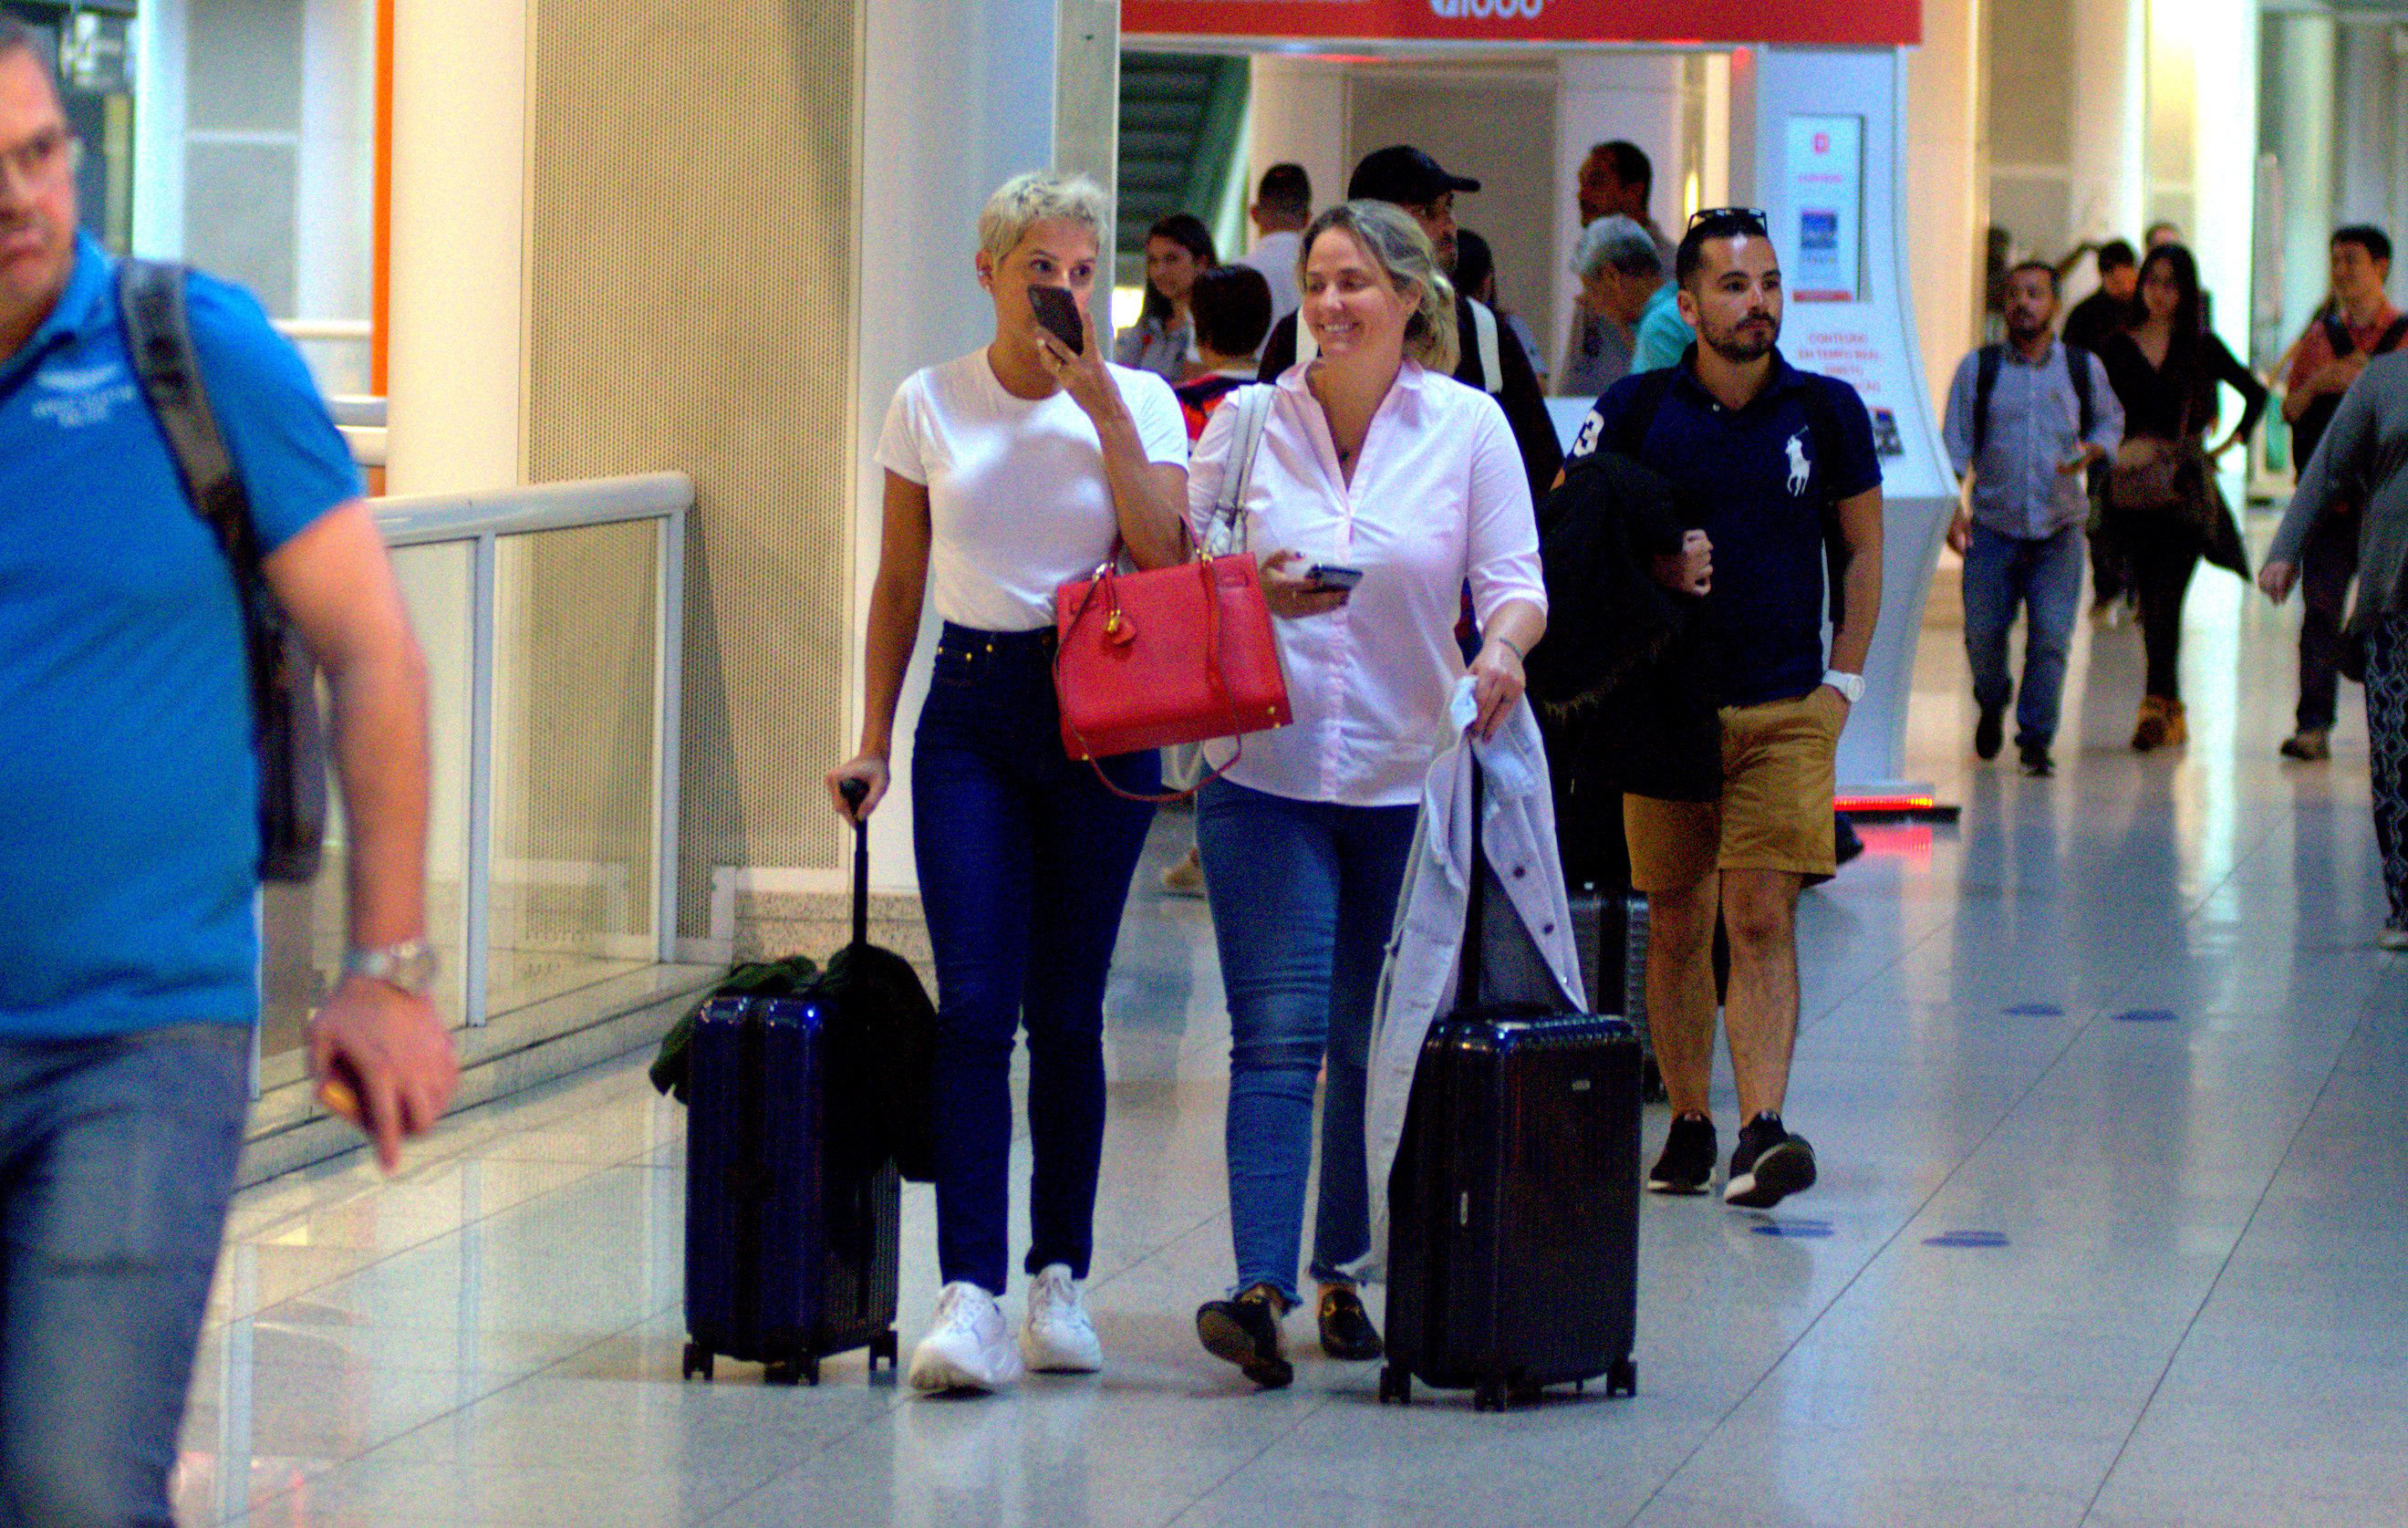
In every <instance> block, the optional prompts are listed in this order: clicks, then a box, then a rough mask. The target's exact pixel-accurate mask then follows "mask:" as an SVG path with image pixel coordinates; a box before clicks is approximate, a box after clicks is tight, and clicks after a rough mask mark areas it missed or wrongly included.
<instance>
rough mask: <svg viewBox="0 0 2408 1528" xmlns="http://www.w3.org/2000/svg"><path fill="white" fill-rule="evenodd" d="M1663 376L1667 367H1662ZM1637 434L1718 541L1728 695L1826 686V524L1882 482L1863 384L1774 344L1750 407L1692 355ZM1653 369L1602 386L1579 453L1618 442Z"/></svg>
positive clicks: (1716, 585)
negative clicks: (1732, 402) (1716, 388)
mask: <svg viewBox="0 0 2408 1528" xmlns="http://www.w3.org/2000/svg"><path fill="white" fill-rule="evenodd" d="M1657 375H1658V376H1660V373H1658V374H1657ZM1656 385H1658V386H1662V387H1664V393H1663V401H1662V402H1661V404H1660V405H1659V406H1658V407H1657V408H1656V415H1655V418H1654V419H1653V420H1652V421H1651V422H1650V423H1649V424H1648V425H1647V427H1646V434H1645V435H1644V436H1643V437H1642V438H1641V440H1639V441H1638V442H1637V443H1638V447H1639V450H1638V452H1637V455H1638V457H1639V459H1640V460H1641V461H1642V462H1644V463H1645V464H1646V465H1647V466H1649V467H1651V468H1655V469H1656V471H1658V472H1660V473H1662V474H1663V475H1664V476H1665V477H1667V478H1669V479H1670V480H1671V482H1672V483H1673V485H1674V486H1675V487H1677V488H1679V489H1680V490H1681V491H1682V494H1683V497H1684V498H1685V499H1686V500H1687V502H1688V503H1689V504H1690V506H1691V507H1692V512H1694V513H1696V514H1697V515H1698V517H1699V528H1701V529H1703V530H1704V531H1705V533H1706V535H1707V536H1708V537H1709V538H1711V539H1712V540H1713V543H1714V582H1713V589H1712V590H1711V591H1710V592H1709V593H1708V594H1707V596H1706V620H1707V626H1708V628H1709V630H1710V631H1711V632H1712V634H1713V642H1714V648H1715V652H1716V656H1717V664H1716V667H1717V669H1718V670H1719V671H1720V674H1721V679H1722V693H1721V696H1720V697H1719V699H1720V700H1721V703H1722V704H1724V705H1727V706H1753V705H1761V704H1763V703H1764V702H1766V701H1768V700H1786V699H1793V698H1795V697H1797V696H1800V695H1804V694H1806V693H1807V692H1808V691H1810V690H1812V689H1813V688H1814V686H1815V685H1819V684H1821V683H1822V682H1823V670H1824V661H1823V597H1824V582H1825V581H1824V576H1823V531H1824V527H1825V526H1826V525H1828V524H1829V523H1831V522H1830V518H1829V517H1830V514H1831V506H1833V505H1835V504H1837V503H1838V502H1839V501H1840V500H1842V499H1844V498H1853V497H1856V495H1858V494H1861V493H1863V492H1864V491H1865V490H1866V489H1868V488H1878V487H1880V486H1881V457H1880V455H1879V454H1877V453H1876V452H1875V451H1874V449H1873V427H1872V419H1871V416H1870V415H1868V414H1867V413H1866V411H1865V404H1864V400H1863V399H1862V398H1860V397H1858V396H1856V389H1855V388H1853V387H1851V386H1849V385H1848V384H1847V383H1846V382H1842V381H1840V380H1839V379H1838V378H1836V377H1826V376H1822V375H1820V374H1819V373H1816V372H1812V371H1800V370H1799V369H1798V368H1796V367H1793V366H1791V365H1790V364H1789V363H1788V361H1786V360H1785V359H1784V358H1783V357H1782V355H1781V353H1779V352H1778V351H1775V352H1774V353H1773V356H1772V376H1771V379H1770V381H1769V382H1767V383H1766V384H1765V388H1764V391H1762V392H1761V393H1758V394H1757V395H1756V397H1755V398H1754V399H1753V400H1752V401H1751V402H1749V404H1748V405H1747V407H1745V408H1744V409H1740V410H1736V411H1734V410H1729V409H1726V408H1724V407H1723V406H1722V405H1721V404H1720V403H1717V402H1716V401H1714V397H1713V394H1711V393H1709V392H1707V391H1706V389H1705V386H1704V384H1703V383H1701V382H1699V381H1698V374H1697V368H1696V361H1695V358H1694V355H1684V356H1683V357H1682V361H1681V365H1680V367H1679V368H1678V369H1677V371H1676V372H1675V374H1674V375H1673V377H1672V378H1671V380H1670V382H1669V384H1667V383H1664V382H1657V383H1656ZM1647 387H1648V382H1647V378H1646V376H1645V375H1636V376H1631V377H1626V378H1624V379H1623V380H1622V381H1621V382H1616V383H1614V384H1613V386H1612V387H1611V388H1608V389H1607V390H1606V393H1605V396H1603V397H1600V398H1598V400H1597V407H1596V408H1595V409H1593V410H1591V411H1589V416H1588V418H1587V420H1586V421H1585V422H1584V424H1583V425H1582V426H1581V432H1580V435H1579V437H1578V438H1577V439H1575V440H1573V442H1572V450H1571V454H1572V455H1574V456H1576V457H1577V456H1584V455H1587V454H1590V453H1591V452H1594V451H1596V450H1597V449H1598V447H1599V446H1600V445H1601V444H1612V443H1613V442H1615V441H1618V440H1621V438H1622V430H1623V424H1624V419H1625V416H1626V413H1627V411H1628V410H1629V408H1630V407H1631V406H1632V404H1633V403H1634V401H1636V400H1637V399H1638V398H1640V397H1641V396H1642V395H1643V394H1644V393H1645V392H1646V390H1647Z"/></svg>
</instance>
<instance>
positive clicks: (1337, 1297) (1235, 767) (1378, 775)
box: [1187, 202, 1546, 1387]
mask: <svg viewBox="0 0 2408 1528" xmlns="http://www.w3.org/2000/svg"><path fill="white" fill-rule="evenodd" d="M1297 274H1298V279H1299V285H1300V287H1301V290H1302V291H1303V293H1304V306H1303V309H1302V313H1301V319H1300V322H1301V323H1303V324H1305V325H1306V326H1307V328H1308V329H1309V330H1310V331H1311V333H1312V338H1313V339H1314V340H1315V341H1316V342H1317V343H1318V345H1319V357H1318V359H1317V360H1314V361H1312V362H1306V363H1303V364H1299V365H1297V366H1296V367H1293V368H1290V369H1289V370H1288V371H1287V372H1286V373H1285V374H1283V376H1282V377H1281V378H1280V379H1279V381H1278V382H1277V384H1276V391H1275V394H1274V396H1273V397H1272V400H1271V408H1270V412H1269V418H1268V420H1267V422H1266V423H1265V425H1264V427H1263V433H1262V438H1261V440H1260V443H1259V444H1258V445H1257V446H1256V448H1255V450H1254V454H1253V457H1252V476H1251V477H1250V478H1249V479H1247V481H1246V482H1245V484H1244V492H1243V495H1242V497H1241V500H1240V504H1239V505H1238V512H1239V513H1240V514H1241V515H1242V517H1243V526H1242V529H1243V533H1244V544H1246V545H1247V546H1248V547H1250V548H1251V549H1252V550H1253V552H1254V555H1256V557H1257V559H1258V560H1259V562H1260V564H1261V580H1262V588H1263V593H1264V597H1265V598H1266V600H1267V601H1268V603H1269V607H1270V613H1271V615H1272V617H1273V620H1272V626H1273V627H1274V630H1275V633H1276V640H1277V641H1278V644H1279V649H1280V658H1281V663H1282V667H1283V669H1284V670H1285V672H1286V678H1287V690H1288V698H1289V700H1290V702H1291V703H1292V706H1293V709H1294V714H1295V723H1294V725H1293V726H1290V727H1287V728H1282V729H1280V730H1278V731H1274V732H1258V733H1255V734H1254V735H1252V736H1250V737H1248V738H1247V739H1246V740H1245V752H1244V756H1243V757H1241V758H1239V759H1238V760H1237V761H1236V762H1235V763H1234V764H1230V762H1229V761H1230V759H1231V757H1232V756H1233V755H1234V753H1235V748H1234V746H1233V745H1232V744H1231V743H1228V742H1215V743H1210V744H1207V745H1206V755H1207V757H1208V758H1210V759H1211V761H1212V763H1213V764H1214V765H1215V767H1219V766H1222V765H1228V766H1229V767H1228V771H1227V773H1226V775H1225V776H1224V777H1223V778H1221V779H1219V780H1215V781H1213V782H1211V784H1209V785H1207V786H1205V787H1204V790H1203V793H1202V795H1201V796H1199V797H1198V798H1197V813H1196V815H1197V842H1198V843H1200V845H1201V846H1202V849H1203V859H1204V878H1205V886H1206V889H1207V892H1208V895H1209V896H1210V897H1211V907H1212V923H1213V930H1214V934H1215V936H1216V937H1217V939H1218V941H1219V945H1220V952H1221V973H1222V980H1223V982H1224V984H1225V985H1226V988H1227V995H1228V1002H1229V1025H1230V1031H1231V1043H1230V1082H1229V1109H1228V1122H1227V1132H1228V1153H1229V1208H1230V1218H1231V1222H1232V1230H1233V1235H1234V1242H1235V1250H1236V1255H1237V1279H1236V1282H1235V1284H1234V1285H1233V1286H1232V1288H1231V1293H1230V1294H1229V1296H1228V1297H1227V1298H1226V1299H1218V1300H1213V1301H1210V1302H1208V1303H1207V1304H1206V1305H1204V1306H1203V1308H1202V1309H1200V1310H1199V1311H1197V1335H1198V1336H1199V1337H1200V1338H1201V1339H1202V1341H1203V1343H1204V1346H1205V1347H1206V1348H1208V1349H1209V1350H1210V1351H1211V1352H1212V1353H1213V1354H1214V1355H1216V1356H1217V1357H1220V1358H1224V1359H1226V1360H1228V1361H1229V1362H1232V1363H1235V1364H1237V1365H1239V1367H1240V1369H1241V1370H1242V1371H1243V1372H1244V1374H1245V1375H1246V1377H1248V1378H1249V1379H1252V1380H1253V1381H1254V1383H1255V1384H1257V1385H1262V1386H1266V1387H1276V1386H1281V1385H1284V1384H1286V1383H1288V1382H1289V1380H1290V1379H1291V1378H1292V1377H1293V1372H1292V1370H1291V1369H1290V1367H1289V1365H1288V1362H1287V1359H1286V1357H1285V1355H1284V1352H1283V1345H1282V1339H1281V1333H1280V1319H1281V1318H1282V1317H1283V1315H1285V1314H1286V1312H1287V1311H1288V1310H1290V1309H1291V1308H1293V1307H1294V1306H1295V1305H1297V1304H1298V1303H1299V1295H1298V1291H1297V1260H1298V1257H1299V1255H1300V1251H1301V1242H1302V1232H1303V1219H1304V1186H1305V1180H1306V1176H1307V1175H1308V1172H1309V1171H1310V1169H1311V1167H1312V1110H1313V1091H1314V1083H1315V1080H1316V1078H1317V1077H1318V1076H1319V1075H1320V1074H1321V1072H1322V1070H1323V1065H1324V1062H1325V1060H1326V1064H1327V1069H1328V1079H1329V1082H1328V1096H1327V1098H1326V1101H1325V1107H1324V1110H1323V1115H1322V1127H1321V1191H1320V1201H1321V1202H1320V1211H1319V1216H1318V1226H1317V1229H1316V1232H1315V1234H1314V1247H1313V1260H1312V1273H1313V1276H1315V1277H1316V1278H1317V1279H1318V1280H1319V1281H1320V1282H1321V1285H1322V1293H1321V1298H1320V1300H1319V1303H1318V1316H1319V1325H1320V1334H1321V1342H1322V1346H1323V1348H1325V1349H1326V1350H1327V1351H1328V1352H1329V1353H1330V1354H1331V1355H1332V1356H1333V1357H1337V1358H1341V1359H1354V1360H1361V1359H1371V1358H1376V1357H1378V1356H1379V1354H1380V1350H1381V1344H1380V1335H1379V1333H1378V1332H1377V1331H1376V1330H1374V1329H1373V1327H1372V1325H1371V1321H1370V1318H1369V1316H1368V1315H1367V1314H1366V1313H1365V1311H1364V1308H1363V1303H1362V1301H1361V1299H1360V1298H1359V1297H1358V1296H1357V1295H1356V1293H1355V1289H1354V1284H1353V1281H1352V1279H1351V1278H1349V1277H1348V1276H1347V1275H1346V1274H1345V1272H1344V1271H1343V1270H1344V1267H1345V1265H1346V1264H1348V1263H1351V1262H1353V1261H1355V1260H1356V1259H1358V1258H1360V1257H1361V1256H1362V1255H1363V1254H1364V1253H1365V1252H1366V1251H1368V1250H1369V1241H1370V1228H1369V1183H1368V1179H1367V1173H1366V1167H1365V1161H1364V1143H1363V1104H1364V1088H1365V1070H1366V1065H1367V1062H1368V1060H1369V1045H1370V1029H1371V1008H1372V1001H1373V997H1374V993H1375V988H1376V987H1377V984H1378V981H1379V975H1380V967H1381V960H1382V956H1383V952H1384V950H1385V947H1386V944H1387V939H1388V931H1389V926H1390V924H1391V923H1392V922H1393V921H1394V919H1395V916H1396V906H1397V895H1398V889H1399V888H1400V887H1401V886H1402V884H1403V880H1404V872H1405V861H1406V858H1407V856H1408V854H1409V853H1410V852H1411V850H1412V837H1413V822H1414V817H1415V814H1416V811H1417V807H1418V803H1419V801H1420V800H1421V789H1422V783H1423V778H1424V776H1425V775H1426V773H1427V771H1428V769H1429V765H1430V761H1431V759H1432V758H1433V757H1435V756H1436V755H1437V753H1438V751H1439V748H1440V746H1441V744H1442V743H1443V742H1444V741H1445V738H1446V736H1447V732H1448V729H1449V728H1450V726H1451V725H1452V724H1451V723H1450V721H1449V718H1448V709H1447V708H1448V702H1449V699H1450V697H1451V696H1452V695H1453V693H1454V691H1455V685H1456V684H1457V682H1458V681H1459V680H1460V679H1461V678H1462V676H1463V674H1464V672H1465V666H1464V662H1463V656H1462V653H1461V650H1460V648H1459V647H1458V646H1457V645H1456V641H1455V619H1456V614H1457V611H1458V608H1459V601H1460V599H1461V597H1462V590H1463V587H1464V585H1465V584H1466V583H1467V581H1468V582H1469V584H1470V588H1471V599H1472V607H1473V610H1474V611H1475V613H1477V615H1478V617H1479V621H1480V625H1481V629H1482V631H1483V633H1484V637H1485V641H1484V644H1483V646H1482V647H1481V649H1480V652H1479V654H1478V656H1475V657H1474V658H1473V659H1472V661H1471V664H1470V673H1471V674H1472V676H1473V678H1474V680H1475V681H1476V685H1477V688H1476V694H1477V698H1478V701H1479V711H1478V715H1477V718H1476V720H1475V721H1474V722H1473V724H1472V725H1473V726H1474V727H1475V728H1478V729H1479V730H1480V732H1481V734H1482V735H1483V736H1489V735H1492V734H1493V733H1494V731H1495V729H1496V728H1497V727H1498V724H1499V723H1500V722H1501V721H1502V720H1503V719H1504V717H1505V714H1506V713H1507V712H1508V711H1509V710H1510V709H1511V708H1512V706H1514V705H1515V704H1517V703H1518V702H1519V701H1520V699H1521V696H1522V688H1523V673H1522V663H1523V658H1524V657H1525V656H1526V655H1527V653H1528V652H1529V650H1530V648H1531V647H1532V646H1533V645H1534V644H1535V643H1536V642H1537V641H1539V638H1540V636H1541V633H1543V632H1544V631H1545V629H1546V592H1545V586H1544V584H1543V583H1542V581H1541V573H1540V568H1539V536H1538V526H1537V524H1536V522H1535V520H1534V518H1533V516H1532V512H1531V507H1530V490H1529V483H1528V479H1527V474H1526V473H1525V471H1524V468H1523V465H1522V457H1521V453H1520V451H1519V449H1518V448H1517V447H1516V446H1515V444H1514V440H1513V432H1512V428H1511V426H1509V425H1507V424H1506V421H1505V415H1504V412H1503V411H1502V410H1500V409H1499V408H1498V405H1497V401H1496V399H1494V398H1492V397H1490V396H1487V395H1486V394H1484V393H1482V392H1480V391H1478V390H1477V389H1474V388H1469V387H1466V386H1464V385H1462V384H1461V383H1459V382H1455V381H1454V380H1453V379H1452V378H1450V377H1449V376H1448V375H1447V373H1448V372H1449V371H1451V370H1452V369H1453V368H1454V366H1455V345H1456V339H1455V293H1454V291H1453V289H1452V288H1451V287H1450V286H1449V285H1448V283H1447V280H1446V278H1445V276H1443V275H1442V274H1441V273H1440V271H1439V268H1438V263H1437V259H1436V257H1435V255H1434V254H1433V253H1432V252H1431V249H1430V244H1429V240H1428V239H1427V238H1426V237H1425V236H1424V235H1423V234H1422V232H1421V230H1420V229H1419V228H1418V227H1416V226H1415V225H1414V223H1412V220H1411V219H1410V218H1409V217H1408V216H1406V214H1405V213H1403V212H1402V211H1401V210H1399V209H1397V208H1395V207H1393V206H1390V205H1388V204H1386V203H1383V202H1349V203H1346V204H1344V205H1342V206H1340V207H1335V208H1332V209H1329V210H1327V211H1326V212H1324V213H1323V214H1322V215H1321V216H1320V217H1318V218H1317V219H1315V220H1314V221H1313V223H1312V227H1311V228H1310V229H1308V230H1307V231H1306V233H1305V236H1304V239H1303V244H1302V249H1301V253H1300V256H1299V260H1298V266H1297ZM1239 412H1240V411H1239V410H1237V409H1236V408H1226V409H1223V410H1222V411H1220V412H1219V413H1217V414H1215V415H1214V416H1213V419H1212V423H1211V425H1208V426H1207V427H1206V429H1205V432H1204V437H1203V440H1201V441H1200V442H1199V443H1198V445H1197V454H1196V462H1195V471H1194V473H1193V475H1192V477H1191V478H1190V480H1189V483H1188V489H1187V491H1188V503H1189V513H1190V516H1191V519H1192V520H1193V523H1194V528H1195V530H1196V532H1197V535H1198V537H1199V538H1201V537H1202V536H1203V535H1205V534H1206V532H1207V531H1208V530H1209V529H1210V528H1211V522H1212V520H1213V518H1214V510H1215V506H1216V504H1217V503H1218V502H1219V501H1220V499H1221V497H1222V484H1223V480H1224V478H1225V477H1226V475H1227V474H1228V473H1230V472H1232V471H1235V470H1239V469H1240V467H1241V465H1242V464H1240V463H1237V462H1235V461H1234V460H1233V457H1234V455H1235V452H1234V451H1233V445H1232V442H1233V440H1235V438H1236V436H1237V433H1238V431H1237V428H1236V420H1237V416H1238V415H1239Z"/></svg>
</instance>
